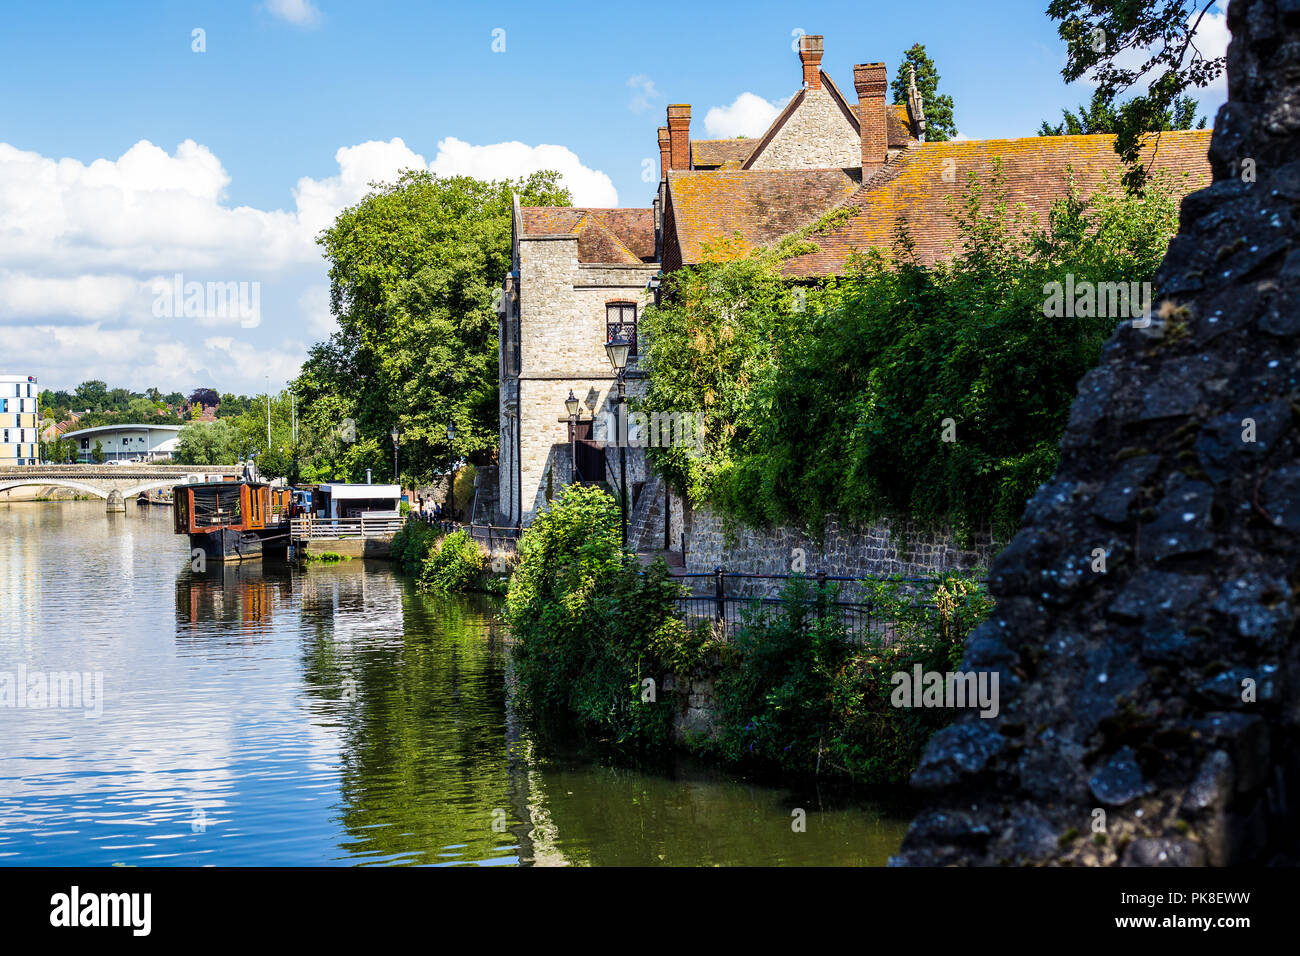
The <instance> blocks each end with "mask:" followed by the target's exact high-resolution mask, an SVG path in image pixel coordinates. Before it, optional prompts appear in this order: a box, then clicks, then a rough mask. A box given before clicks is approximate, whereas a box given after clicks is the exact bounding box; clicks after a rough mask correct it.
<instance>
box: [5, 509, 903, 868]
mask: <svg viewBox="0 0 1300 956" xmlns="http://www.w3.org/2000/svg"><path fill="white" fill-rule="evenodd" d="M127 509H128V510H127V513H126V514H125V515H120V514H119V515H107V514H105V513H104V505H103V502H100V501H81V502H59V503H53V502H51V503H37V502H33V503H13V504H3V503H0V864H8V865H19V864H27V865H85V866H107V865H112V864H119V865H122V864H125V865H166V864H172V865H226V866H229V865H265V866H275V865H328V864H353V865H360V864H432V865H439V864H457V863H479V864H507V865H510V864H514V865H518V864H525V865H574V864H576V865H771V864H821V865H883V864H884V863H885V861H886V859H887V858H888V856H889V855H890V854H891V853H893V852H895V851H896V850H897V848H898V844H899V842H900V840H901V839H902V834H903V830H904V828H905V826H906V820H905V819H904V818H903V816H902V815H901V812H900V811H893V812H892V813H891V811H890V810H888V809H886V808H884V807H882V806H879V805H877V804H875V803H872V802H869V801H866V800H864V799H863V798H861V797H860V796H845V795H843V794H842V793H838V792H837V793H831V792H828V791H826V790H825V789H816V788H812V787H809V788H808V789H806V790H802V791H798V792H792V791H788V790H784V789H780V788H776V787H771V786H761V785H756V784H752V783H749V782H745V781H743V780H739V779H736V778H733V777H728V776H727V775H725V774H721V773H718V772H716V771H712V770H707V769H703V768H700V767H697V766H692V765H690V764H679V765H677V766H674V767H671V768H665V769H660V768H657V767H656V768H653V769H644V768H642V769H632V768H629V767H627V766H621V765H616V764H611V763H609V762H603V761H600V760H596V759H591V758H585V757H580V756H574V755H561V756H557V755H556V754H555V753H554V751H553V749H551V748H544V747H541V746H539V744H538V743H537V741H536V740H535V738H534V737H533V736H532V735H531V734H530V731H529V728H528V727H527V726H526V725H525V723H524V722H523V721H522V720H521V719H520V718H519V717H518V715H517V714H516V713H515V710H514V707H513V701H512V695H511V693H510V692H509V687H510V668H511V664H510V654H509V648H508V645H507V642H506V640H505V636H506V635H505V633H504V630H503V628H502V627H501V626H500V624H498V623H497V622H496V620H495V618H494V616H493V613H492V606H491V605H490V604H489V603H487V602H486V600H484V599H478V598H474V597H469V598H466V597H456V598H450V599H439V598H435V597H431V596H427V595H422V594H420V593H418V592H417V591H415V590H414V588H413V587H411V585H410V583H409V582H407V581H405V580H403V579H402V578H401V577H399V576H398V575H396V574H394V572H393V571H392V569H391V568H390V567H389V566H388V565H386V564H383V563H378V562H368V563H367V562H361V561H353V562H348V563H346V564H343V565H339V566H334V567H329V568H323V569H322V568H319V567H315V568H312V569H310V570H307V571H298V570H296V569H291V568H290V567H289V566H287V565H283V564H276V563H272V562H270V561H268V562H266V564H265V567H263V566H261V565H260V564H254V565H250V566H245V567H242V568H241V567H234V566H232V567H229V568H225V569H223V568H222V567H221V566H219V565H217V566H214V565H209V566H208V571H207V573H202V574H201V573H197V572H194V571H192V570H191V569H190V565H189V546H188V542H187V541H186V539H185V538H183V537H181V536H177V535H174V534H172V531H171V510H170V509H169V508H157V507H155V508H148V507H139V506H137V505H136V504H135V503H134V502H131V503H128V505H127ZM23 684H25V685H26V694H25V695H24V694H23V693H22V691H21V689H19V690H18V691H17V692H15V688H16V687H21V685H23ZM97 689H98V690H99V692H98V693H97V692H96V691H97ZM798 810H802V811H804V813H805V814H806V821H805V827H804V829H803V830H802V831H799V830H798V829H797V827H796V826H795V825H794V821H795V819H796V817H797V815H796V811H798Z"/></svg>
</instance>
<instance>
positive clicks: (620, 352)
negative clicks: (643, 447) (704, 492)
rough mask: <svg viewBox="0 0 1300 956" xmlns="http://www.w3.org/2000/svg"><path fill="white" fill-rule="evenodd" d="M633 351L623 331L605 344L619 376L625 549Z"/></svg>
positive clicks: (620, 481)
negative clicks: (629, 379)
mask: <svg viewBox="0 0 1300 956" xmlns="http://www.w3.org/2000/svg"><path fill="white" fill-rule="evenodd" d="M631 349H632V344H631V343H630V342H629V341H628V340H627V338H626V336H625V335H624V333H623V331H622V330H621V329H620V330H619V333H618V335H616V336H614V338H612V339H610V340H609V341H608V342H606V343H605V354H606V355H608V356H609V364H611V365H613V366H614V373H615V374H616V375H617V376H618V412H619V414H618V424H617V426H616V427H617V428H618V514H619V526H620V528H621V530H622V538H623V547H624V548H626V547H627V441H626V438H627V435H626V432H627V427H626V425H625V419H626V415H627V383H626V382H625V381H624V380H623V377H624V375H625V374H626V373H627V353H628V352H629V351H631Z"/></svg>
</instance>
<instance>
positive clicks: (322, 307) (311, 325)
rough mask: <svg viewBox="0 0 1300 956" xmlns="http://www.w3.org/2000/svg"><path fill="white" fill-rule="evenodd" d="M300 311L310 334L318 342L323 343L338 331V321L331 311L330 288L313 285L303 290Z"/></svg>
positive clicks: (299, 300) (299, 302)
mask: <svg viewBox="0 0 1300 956" xmlns="http://www.w3.org/2000/svg"><path fill="white" fill-rule="evenodd" d="M298 311H299V313H300V314H301V315H302V317H303V321H304V322H306V324H307V332H308V334H309V335H310V336H311V337H312V338H314V339H315V340H316V341H318V342H323V341H324V340H325V339H327V338H329V336H330V335H332V334H333V333H335V332H337V331H338V328H339V324H338V320H336V319H335V318H334V313H333V312H331V311H330V287H329V286H327V285H313V286H309V287H308V288H306V289H303V290H302V294H301V295H300V296H298Z"/></svg>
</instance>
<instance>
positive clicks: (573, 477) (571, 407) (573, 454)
mask: <svg viewBox="0 0 1300 956" xmlns="http://www.w3.org/2000/svg"><path fill="white" fill-rule="evenodd" d="M564 410H565V411H567V412H568V413H569V483H570V484H576V483H577V480H578V396H576V395H574V394H573V389H569V397H568V398H566V399H565V400H564Z"/></svg>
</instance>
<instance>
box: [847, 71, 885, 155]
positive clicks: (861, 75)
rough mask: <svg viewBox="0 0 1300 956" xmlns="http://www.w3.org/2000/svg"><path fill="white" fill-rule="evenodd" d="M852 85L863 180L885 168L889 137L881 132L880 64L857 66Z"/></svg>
mask: <svg viewBox="0 0 1300 956" xmlns="http://www.w3.org/2000/svg"><path fill="white" fill-rule="evenodd" d="M853 85H854V86H855V87H857V90H858V121H859V123H860V125H861V126H862V175H863V177H864V178H865V177H866V176H868V175H870V174H871V173H873V172H875V171H876V170H877V169H879V168H880V167H881V166H883V165H885V160H886V159H887V158H888V155H889V136H888V134H887V133H886V131H885V94H886V93H887V92H888V90H889V76H888V73H887V71H886V70H885V64H883V63H859V64H858V65H857V66H855V67H854V68H853Z"/></svg>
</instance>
